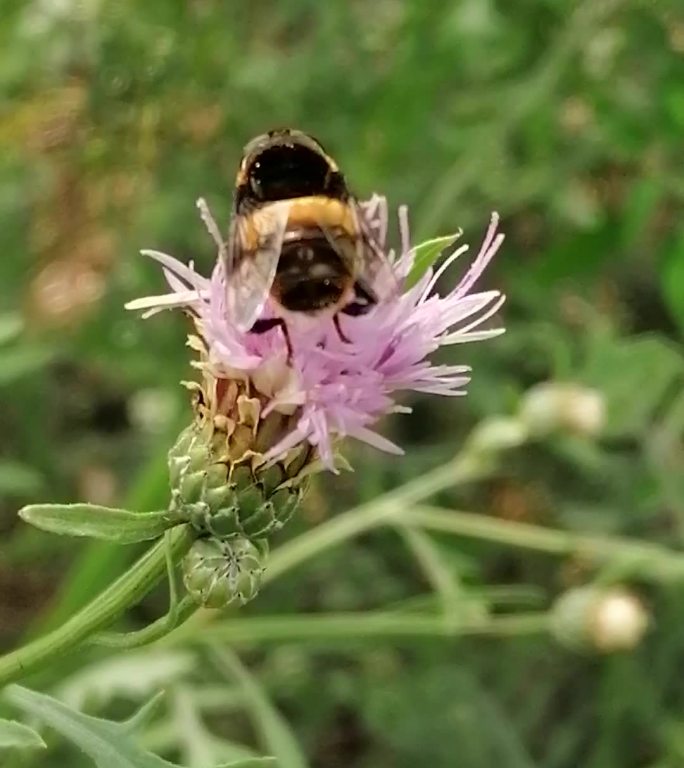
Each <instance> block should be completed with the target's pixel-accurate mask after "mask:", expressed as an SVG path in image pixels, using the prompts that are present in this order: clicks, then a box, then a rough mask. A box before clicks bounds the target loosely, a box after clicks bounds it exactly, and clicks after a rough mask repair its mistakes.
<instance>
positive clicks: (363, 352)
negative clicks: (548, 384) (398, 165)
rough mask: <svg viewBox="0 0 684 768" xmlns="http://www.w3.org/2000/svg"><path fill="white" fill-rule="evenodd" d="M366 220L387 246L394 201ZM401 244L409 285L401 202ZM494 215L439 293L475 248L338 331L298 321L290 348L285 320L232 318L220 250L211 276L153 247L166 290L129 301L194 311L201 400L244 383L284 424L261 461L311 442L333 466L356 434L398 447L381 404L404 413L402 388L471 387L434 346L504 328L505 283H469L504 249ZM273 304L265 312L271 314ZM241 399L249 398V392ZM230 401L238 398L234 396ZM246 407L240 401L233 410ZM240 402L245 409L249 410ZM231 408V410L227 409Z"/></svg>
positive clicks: (409, 255) (325, 321)
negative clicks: (251, 323) (379, 427)
mask: <svg viewBox="0 0 684 768" xmlns="http://www.w3.org/2000/svg"><path fill="white" fill-rule="evenodd" d="M198 205H199V207H200V211H201V213H202V217H203V219H204V220H205V223H206V224H207V226H208V228H209V231H210V233H211V234H212V236H213V237H214V239H215V240H216V241H217V245H218V246H219V248H220V247H221V238H220V235H219V232H218V228H217V227H216V225H215V223H214V221H213V219H212V218H211V215H210V214H209V211H208V209H207V207H206V205H205V204H204V202H203V201H199V202H198ZM363 212H364V216H365V218H366V221H367V224H368V226H369V227H370V228H371V230H372V232H373V233H374V235H375V237H376V238H377V240H378V242H379V243H380V244H381V245H382V246H383V247H384V245H385V241H386V235H387V222H388V215H387V203H386V200H385V199H384V198H382V197H379V196H375V197H373V198H372V199H371V200H370V201H368V202H367V203H364V204H363ZM399 219H400V230H401V233H402V243H401V252H400V253H399V254H398V255H397V256H396V257H395V256H394V254H393V253H391V252H390V260H391V262H392V266H393V269H394V272H395V275H396V278H397V280H398V282H399V284H400V285H406V284H408V283H410V282H411V281H407V278H408V277H409V275H411V270H412V268H413V267H414V262H415V257H416V250H415V249H412V248H411V247H410V244H409V239H408V227H407V225H406V217H405V211H403V210H401V211H400V215H399ZM497 225H498V217H497V216H496V214H494V215H492V219H491V223H490V225H489V228H488V230H487V232H486V235H485V238H484V241H483V243H482V245H481V247H480V250H479V253H478V254H477V256H476V257H475V259H474V260H473V262H472V263H471V265H470V267H469V269H468V270H467V272H466V273H465V275H464V277H463V278H462V279H461V280H460V282H459V283H458V284H457V285H455V286H454V287H452V288H451V289H450V290H447V291H446V292H444V293H443V294H440V293H438V292H437V284H438V281H439V279H440V278H441V276H442V275H443V273H444V272H445V270H446V269H447V267H449V266H450V265H451V264H452V263H453V262H454V261H455V260H456V259H457V258H458V257H459V256H461V255H462V254H464V253H465V252H466V251H467V250H468V246H466V245H463V246H460V247H459V248H457V249H456V250H454V251H453V252H452V253H451V254H450V255H449V256H448V257H447V258H446V259H445V260H444V261H443V262H442V264H441V266H440V267H439V268H438V269H436V270H433V269H428V270H427V271H426V272H425V273H424V274H423V275H422V276H421V277H420V278H419V279H418V280H417V281H415V282H414V284H411V285H410V287H408V288H406V289H405V290H404V291H403V292H401V293H399V295H397V296H396V297H395V298H393V299H390V300H387V301H385V302H382V303H380V304H378V305H377V306H376V307H374V308H373V309H372V310H371V311H370V312H368V313H367V314H365V315H361V316H359V317H348V316H344V317H342V318H341V323H342V327H343V330H344V336H345V337H346V339H345V340H343V339H342V338H341V337H340V334H339V332H338V331H337V330H336V328H335V327H334V323H333V321H332V319H331V318H321V319H320V320H317V321H316V322H308V323H305V324H304V323H296V322H295V323H292V325H290V323H289V321H288V331H289V336H290V342H291V345H292V354H291V355H288V350H287V345H286V340H285V338H284V335H283V333H282V331H281V330H280V329H279V328H277V327H276V328H274V329H273V330H272V331H269V332H267V333H263V334H255V333H250V332H241V331H239V330H238V329H237V327H236V326H235V324H233V323H232V322H231V318H230V316H229V312H228V308H227V302H226V272H225V264H224V260H223V259H220V258H219V259H218V260H217V263H216V266H215V268H214V270H213V273H212V275H211V277H205V276H202V275H200V274H199V273H198V272H196V271H195V269H194V268H193V266H192V264H190V265H186V264H184V263H182V262H181V261H178V260H177V259H175V258H173V257H171V256H168V255H167V254H164V253H160V252H158V251H143V253H145V254H146V255H148V256H151V257H152V258H154V259H156V260H157V261H158V262H159V263H160V264H161V265H162V267H163V270H164V274H165V276H166V279H167V282H168V284H169V286H170V288H171V292H170V293H168V294H165V295H162V296H151V297H146V298H143V299H139V300H136V301H133V302H130V303H129V304H128V305H127V306H128V308H129V309H144V310H146V314H147V315H149V314H153V313H155V312H157V311H159V310H161V309H165V308H172V307H183V308H184V309H185V310H186V311H188V312H189V313H190V314H191V315H192V317H193V320H194V324H195V327H196V331H197V334H196V336H192V337H191V346H193V347H195V348H196V349H197V350H198V351H199V353H200V360H199V362H198V363H196V365H197V366H198V367H200V368H201V369H202V371H203V374H204V387H203V393H204V401H205V406H206V407H208V408H209V410H210V412H211V413H212V415H213V416H216V415H221V413H222V410H221V408H222V406H221V404H220V400H221V393H224V392H226V391H228V390H230V389H231V386H233V383H234V382H242V385H244V386H243V387H242V389H243V390H244V391H242V394H239V395H238V396H237V397H238V398H239V397H243V406H245V405H246V402H247V400H248V401H249V404H250V407H252V408H253V407H256V408H257V410H258V414H257V416H256V418H257V419H261V420H267V419H268V418H269V417H271V416H273V417H275V416H277V419H276V418H272V419H271V421H272V422H273V423H276V422H277V428H276V429H272V430H271V431H270V436H271V438H272V442H271V444H270V445H268V446H266V445H264V444H263V442H264V441H263V439H262V440H261V441H260V442H261V447H260V450H258V451H252V455H253V456H257V457H258V461H260V462H265V463H267V464H268V463H272V462H274V461H282V459H283V457H284V456H287V455H288V453H289V452H291V451H292V450H293V449H297V450H299V449H300V448H301V447H302V446H307V448H308V447H309V446H312V447H313V448H314V449H315V453H316V455H317V458H318V459H319V460H320V461H321V462H322V463H323V464H324V465H325V466H326V467H328V468H329V469H335V466H336V460H335V445H336V443H337V442H338V440H339V439H341V438H344V437H347V436H349V437H354V438H357V439H359V440H362V441H364V442H366V443H369V444H371V445H373V446H375V447H376V448H379V449H381V450H384V451H388V452H390V453H401V449H400V448H399V447H398V446H396V445H395V444H394V443H392V442H390V441H389V440H387V439H386V438H385V437H383V436H382V435H380V434H379V433H378V432H376V431H375V430H374V425H375V424H376V422H377V421H378V419H379V418H380V417H382V416H383V415H385V414H388V413H392V412H397V411H402V412H403V411H406V410H408V409H406V408H404V407H402V406H400V405H398V404H397V401H396V397H397V396H398V395H400V394H401V393H402V392H410V391H414V392H424V393H429V394H437V395H445V396H455V395H463V394H465V391H466V390H465V388H466V385H467V384H468V382H469V380H470V368H469V367H468V366H467V365H438V364H435V363H432V362H431V361H430V359H429V358H430V355H432V353H434V352H435V351H436V350H437V349H438V348H439V347H442V346H449V345H453V344H463V343H465V342H470V341H480V340H484V339H488V338H492V337H494V336H497V335H499V334H500V333H502V332H503V329H501V328H494V329H491V328H483V324H484V323H485V321H487V320H488V319H489V318H491V317H492V316H494V315H495V314H496V312H497V311H498V309H499V308H500V307H501V305H502V303H503V301H504V297H503V296H502V295H501V293H500V292H499V291H496V290H490V291H482V292H478V293H474V292H472V289H473V286H474V285H475V283H476V281H477V280H478V278H479V277H480V275H481V274H482V272H483V271H484V269H485V267H486V266H487V264H488V263H489V261H490V260H491V258H492V257H493V256H494V254H495V253H496V251H497V250H498V249H499V247H500V245H501V242H502V240H503V235H502V234H498V233H497ZM276 311H277V310H276V308H275V307H274V306H271V305H270V304H269V303H267V305H266V307H265V309H264V312H265V313H275V312H276ZM245 398H246V400H245ZM231 402H232V407H233V410H234V411H235V409H236V408H237V400H236V399H235V398H234V399H233V400H232V401H231ZM237 410H239V408H238V409H237ZM243 410H244V408H243ZM224 415H225V414H224Z"/></svg>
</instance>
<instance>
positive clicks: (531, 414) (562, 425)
mask: <svg viewBox="0 0 684 768" xmlns="http://www.w3.org/2000/svg"><path fill="white" fill-rule="evenodd" d="M520 419H521V420H522V421H523V422H524V423H525V424H526V425H527V427H528V429H529V430H530V432H531V433H532V434H534V435H538V436H544V435H547V434H549V433H551V432H556V431H567V432H572V433H575V434H579V435H583V436H585V437H593V436H595V435H597V434H598V433H599V432H600V431H601V430H602V429H603V426H604V424H605V420H606V407H605V400H604V398H603V395H602V394H601V393H600V392H599V391H597V390H595V389H590V388H588V387H584V386H582V385H580V384H572V383H569V382H553V381H548V382H544V383H543V384H537V385H536V386H535V387H532V389H530V390H529V391H528V392H527V393H526V394H525V396H524V397H523V400H522V403H521V406H520Z"/></svg>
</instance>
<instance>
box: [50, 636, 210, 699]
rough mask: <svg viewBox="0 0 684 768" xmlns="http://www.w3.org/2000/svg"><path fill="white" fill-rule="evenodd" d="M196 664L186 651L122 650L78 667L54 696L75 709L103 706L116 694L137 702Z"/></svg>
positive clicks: (194, 658)
mask: <svg viewBox="0 0 684 768" xmlns="http://www.w3.org/2000/svg"><path fill="white" fill-rule="evenodd" d="M196 663H197V661H196V657H195V655H194V654H193V653H189V652H186V651H172V650H162V649H157V650H155V652H154V653H152V654H151V653H149V651H144V652H140V651H139V652H137V653H122V654H118V655H116V656H111V657H109V658H107V659H104V660H100V661H98V662H96V663H94V664H91V665H89V666H87V667H85V668H83V669H80V670H79V671H78V672H76V673H75V674H74V675H72V676H71V677H70V678H68V679H67V680H66V681H65V682H64V683H63V684H62V685H61V686H60V687H59V689H58V696H59V699H60V700H61V701H63V702H64V703H65V704H67V705H68V706H70V707H75V708H76V709H83V708H84V707H85V705H86V703H88V704H90V705H91V706H96V707H99V706H103V705H104V704H107V703H108V702H109V701H110V700H111V699H113V698H116V697H117V696H124V697H127V698H130V699H132V700H134V701H136V700H137V701H141V700H143V699H144V698H145V697H147V696H150V695H151V694H152V693H154V691H156V690H158V689H159V688H162V687H165V686H167V685H169V683H172V682H174V681H175V680H177V679H178V678H179V677H181V676H183V675H186V674H188V673H189V672H191V671H192V670H193V669H194V668H195V666H196Z"/></svg>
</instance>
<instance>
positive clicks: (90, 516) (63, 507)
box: [19, 504, 171, 544]
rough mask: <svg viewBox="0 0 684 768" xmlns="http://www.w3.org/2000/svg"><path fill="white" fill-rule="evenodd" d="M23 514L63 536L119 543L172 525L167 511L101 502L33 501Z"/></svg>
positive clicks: (156, 535) (155, 535)
mask: <svg viewBox="0 0 684 768" xmlns="http://www.w3.org/2000/svg"><path fill="white" fill-rule="evenodd" d="M19 517H21V519H22V520H24V521H25V522H27V523H30V524H31V525H35V527H36V528H40V529H41V530H43V531H49V532H50V533H58V534H60V535H63V536H89V537H90V538H93V539H101V540H103V541H111V542H114V543H115V544H132V543H133V542H136V541H147V540H149V539H156V538H159V536H161V535H162V534H163V533H164V531H165V530H166V529H167V528H169V527H171V524H170V523H169V521H168V518H167V515H166V512H163V511H160V512H130V511H129V510H127V509H114V508H112V507H100V506H98V505H97V504H30V505H29V506H27V507H24V508H23V509H21V510H20V511H19Z"/></svg>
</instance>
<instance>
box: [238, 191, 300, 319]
mask: <svg viewBox="0 0 684 768" xmlns="http://www.w3.org/2000/svg"><path fill="white" fill-rule="evenodd" d="M289 210H290V205H289V203H288V202H279V203H273V204H272V205H269V206H268V207H267V208H264V209H261V210H258V211H256V212H254V213H252V215H251V216H245V215H242V214H241V215H236V216H235V217H234V218H233V221H232V223H231V231H230V236H229V241H228V252H227V258H226V275H227V281H226V301H227V307H228V313H229V316H230V318H231V319H232V320H233V322H234V323H235V325H236V326H237V327H238V329H239V330H241V331H248V330H249V329H250V328H251V327H252V326H253V325H254V323H255V322H256V320H257V319H258V317H259V315H260V314H261V311H262V310H263V308H264V304H265V303H266V301H267V299H268V295H269V292H270V290H271V286H272V285H273V280H274V278H275V274H276V270H277V269H278V260H279V259H280V251H281V248H282V244H283V237H284V236H285V229H286V228H287V221H288V216H289Z"/></svg>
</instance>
